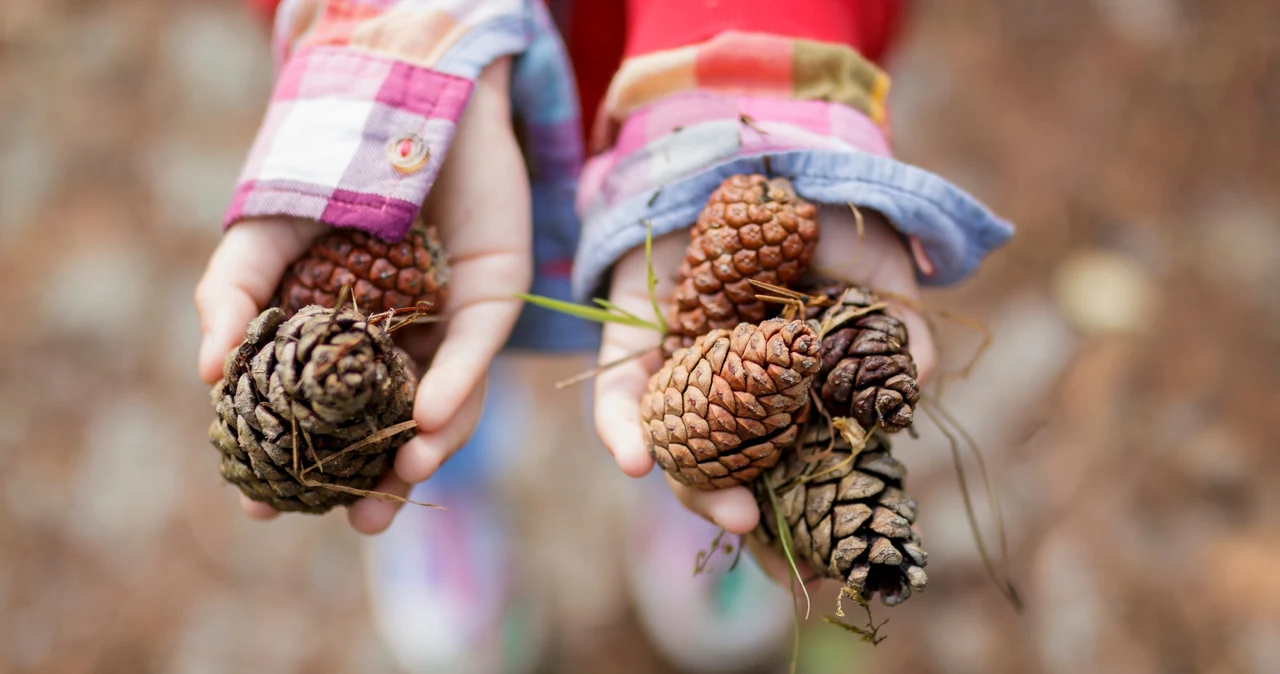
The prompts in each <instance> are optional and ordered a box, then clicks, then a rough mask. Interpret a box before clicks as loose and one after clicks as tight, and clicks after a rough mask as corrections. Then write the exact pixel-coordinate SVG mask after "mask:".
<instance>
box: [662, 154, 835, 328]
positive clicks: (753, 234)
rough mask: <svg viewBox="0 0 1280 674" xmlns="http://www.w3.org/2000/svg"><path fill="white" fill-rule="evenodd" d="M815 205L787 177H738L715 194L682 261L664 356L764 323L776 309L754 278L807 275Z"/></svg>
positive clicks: (780, 280)
mask: <svg viewBox="0 0 1280 674" xmlns="http://www.w3.org/2000/svg"><path fill="white" fill-rule="evenodd" d="M817 215H818V209H817V207H816V206H814V205H813V204H811V203H809V202H807V201H805V200H804V199H801V198H800V197H799V196H798V195H797V194H796V193H795V190H794V189H793V188H792V187H791V183H790V182H789V181H787V180H786V179H785V178H773V179H766V178H765V177H764V176H762V175H736V176H732V177H730V178H728V179H727V180H725V181H724V182H723V183H721V184H720V187H718V188H717V189H716V191H715V192H714V193H712V195H711V198H710V199H708V200H707V206H706V208H704V209H703V210H702V212H701V213H700V214H699V215H698V222H697V224H695V225H694V227H693V232H692V235H693V240H692V241H691V242H690V244H689V248H688V249H687V250H686V252H685V258H684V262H683V263H682V264H681V265H680V271H679V285H678V286H677V288H676V293H675V302H676V306H675V309H674V313H673V315H672V318H671V320H670V321H668V322H669V323H670V335H669V336H668V339H667V340H666V342H664V344H665V346H664V349H665V350H666V353H673V352H674V351H675V349H677V348H682V347H684V346H688V345H689V344H690V343H691V340H692V338H694V337H697V336H699V335H703V334H706V333H707V332H710V331H711V330H714V329H731V328H733V327H734V326H736V325H737V324H738V323H741V322H747V323H759V322H760V321H763V320H764V319H765V318H767V317H769V315H770V314H771V313H773V314H776V311H772V312H771V309H773V307H770V306H768V305H766V304H765V303H764V302H761V301H760V300H758V299H756V293H757V289H756V288H754V287H753V286H752V285H751V283H750V280H752V279H754V280H756V281H763V282H766V283H772V284H775V285H781V286H790V285H791V284H793V283H795V282H796V281H798V280H799V279H800V277H801V276H803V275H804V273H805V270H806V269H808V267H809V259H810V258H811V257H812V256H813V249H814V246H815V245H816V244H817V241H818V221H817V219H816V218H817Z"/></svg>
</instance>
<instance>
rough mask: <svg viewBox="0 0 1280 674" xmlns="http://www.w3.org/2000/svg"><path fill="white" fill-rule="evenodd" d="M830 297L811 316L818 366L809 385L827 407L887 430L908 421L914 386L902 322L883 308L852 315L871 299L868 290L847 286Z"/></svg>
mask: <svg viewBox="0 0 1280 674" xmlns="http://www.w3.org/2000/svg"><path fill="white" fill-rule="evenodd" d="M819 293H823V294H827V295H828V296H832V295H833V293H831V289H830V287H823V288H821V289H819V290H818V291H816V292H814V293H813V294H819ZM834 299H835V301H836V304H834V305H833V306H830V307H827V308H826V309H824V310H823V311H822V313H821V315H820V316H819V317H818V319H817V324H818V325H819V332H820V334H821V335H822V370H821V371H820V372H819V373H818V376H817V379H816V383H815V387H816V388H817V389H818V391H819V395H821V397H822V403H823V405H824V406H825V408H826V411H827V413H828V414H830V415H831V416H835V417H852V418H854V419H856V420H857V421H858V423H859V424H861V425H862V427H863V428H868V429H869V428H871V427H872V426H877V425H878V427H879V428H880V429H882V430H884V431H886V432H889V433H894V432H897V431H900V430H902V429H904V428H906V427H908V426H910V425H911V422H912V418H913V415H914V408H915V405H916V404H917V403H918V402H919V401H920V387H919V385H918V384H917V383H916V364H915V361H914V360H913V359H912V358H911V352H910V351H908V350H907V347H908V338H907V326H906V325H904V324H903V322H902V321H901V320H899V319H898V318H896V317H894V316H891V315H890V314H888V313H885V311H884V310H883V309H879V310H876V311H873V312H871V313H866V314H863V315H856V314H858V313H861V312H860V311H859V310H860V309H863V308H865V307H869V306H871V305H872V304H875V303H876V301H877V300H876V298H875V296H874V295H872V294H871V293H870V292H869V291H866V290H863V289H859V288H848V289H847V290H845V291H844V292H842V293H840V294H839V295H834Z"/></svg>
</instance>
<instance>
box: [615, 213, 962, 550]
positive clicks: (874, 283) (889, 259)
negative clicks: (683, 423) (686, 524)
mask: <svg viewBox="0 0 1280 674" xmlns="http://www.w3.org/2000/svg"><path fill="white" fill-rule="evenodd" d="M864 216H865V220H866V226H865V233H864V235H863V237H862V240H861V241H859V240H858V233H857V228H856V225H855V221H854V217H853V214H852V212H851V211H850V209H849V208H848V207H844V206H841V207H835V206H823V207H821V209H820V210H819V215H818V217H819V219H820V222H821V224H822V238H821V240H820V242H819V244H818V248H817V251H816V252H815V253H814V257H813V263H812V268H813V269H814V270H816V271H822V272H825V273H827V274H828V275H831V276H834V277H836V278H838V279H841V280H847V281H855V282H859V283H864V284H866V285H869V286H871V287H872V288H875V289H880V290H883V291H887V292H890V293H896V294H898V295H902V296H905V297H910V298H913V299H914V298H916V297H917V296H918V294H919V288H918V287H917V284H916V276H915V266H914V264H913V263H912V260H911V256H910V255H909V254H908V252H907V248H906V246H904V245H903V243H902V240H901V238H900V237H898V236H897V234H896V233H895V232H894V231H893V229H892V228H891V227H890V225H889V224H888V223H887V222H886V221H885V220H884V218H883V217H881V216H879V215H878V214H875V213H869V212H864ZM688 242H689V233H688V232H687V231H680V232H675V233H672V234H669V235H667V236H664V237H661V238H659V239H657V240H655V241H654V245H653V266H654V269H655V270H656V271H657V273H658V278H659V279H661V281H660V282H659V286H658V295H659V297H658V299H659V303H660V305H661V306H663V307H666V306H668V305H669V304H670V303H671V296H672V293H673V292H674V284H672V283H670V282H667V283H663V282H662V281H667V280H668V279H672V278H673V277H674V271H675V269H676V268H677V267H678V266H679V264H680V260H681V259H682V258H683V257H684V250H685V247H686V246H687V245H688ZM609 299H610V300H611V301H613V302H615V303H616V304H618V305H619V306H621V307H622V308H624V309H626V310H628V311H631V312H632V313H635V314H636V315H639V316H647V315H650V314H652V313H653V309H652V308H651V306H652V305H651V303H650V301H649V295H648V291H647V287H646V269H645V259H644V249H643V248H638V249H636V250H633V251H631V252H630V253H628V254H627V255H625V256H624V257H623V258H622V259H621V260H619V261H618V264H617V265H616V266H615V267H614V271H613V284H612V290H611V293H610V298H609ZM891 304H892V301H891ZM896 309H897V311H898V314H899V315H900V316H901V317H902V318H903V320H904V321H905V322H906V324H907V329H908V330H909V332H910V336H911V355H912V356H913V357H914V358H915V361H916V366H917V368H918V369H919V373H920V377H919V379H920V380H921V381H923V380H925V379H926V378H927V377H928V376H929V374H930V373H931V372H932V371H933V368H934V365H935V364H936V362H937V353H936V351H935V349H934V345H933V336H932V334H930V331H929V326H928V324H926V323H925V321H924V320H923V319H922V318H921V316H920V315H919V314H918V313H917V312H915V311H913V310H911V309H909V308H907V307H903V306H901V305H900V304H899V305H896ZM659 339H660V338H659V336H658V335H657V334H656V333H654V332H652V331H647V330H642V329H639V328H632V327H627V326H622V325H617V324H609V325H607V326H606V327H605V329H604V337H603V343H602V346H601V349H600V362H602V363H604V362H609V361H612V360H616V359H618V358H621V357H623V356H625V355H627V354H630V353H634V352H636V351H639V350H641V349H644V348H645V347H647V346H653V345H656V344H657V343H658V341H659ZM661 365H662V363H661V360H660V357H659V355H658V354H657V352H653V353H651V354H649V355H648V356H646V357H644V358H642V359H638V360H633V361H631V362H628V363H626V364H624V365H620V366H618V367H615V368H613V369H611V370H608V371H606V372H604V373H603V374H601V375H600V376H599V377H598V378H597V380H596V405H595V420H596V431H597V432H598V433H599V434H600V439H601V440H602V441H603V442H604V444H605V446H606V447H608V448H609V451H610V452H612V453H613V457H614V459H616V460H617V462H618V466H619V467H620V468H622V472H624V473H626V474H627V475H630V476H632V477H640V476H643V475H645V474H646V473H648V472H649V470H650V469H652V468H653V459H652V458H651V457H650V456H649V453H648V451H647V450H646V448H645V444H644V437H643V435H642V433H641V429H640V421H639V403H640V396H641V395H643V393H644V390H645V386H646V384H647V382H648V379H649V376H650V375H651V374H653V373H654V372H656V371H658V369H659V368H660V367H661ZM667 483H668V484H669V485H671V488H672V489H673V490H674V491H675V493H676V495H677V496H678V497H679V498H680V501H681V502H682V503H684V505H685V506H686V507H687V508H689V509H690V510H692V511H694V512H696V513H698V514H699V515H702V516H703V517H705V518H707V519H709V520H711V521H713V522H715V523H716V524H717V525H719V526H721V527H723V528H724V529H726V530H727V531H729V532H730V533H735V534H745V533H747V532H748V531H751V530H752V529H754V528H755V526H756V523H757V522H758V521H759V519H760V511H759V509H758V508H757V507H756V502H755V497H754V496H752V494H751V492H750V491H749V490H748V489H747V488H746V487H733V488H731V489H721V490H717V491H699V490H696V489H693V488H691V487H687V486H685V485H682V484H680V483H678V482H676V481H675V480H673V479H671V478H670V477H668V478H667Z"/></svg>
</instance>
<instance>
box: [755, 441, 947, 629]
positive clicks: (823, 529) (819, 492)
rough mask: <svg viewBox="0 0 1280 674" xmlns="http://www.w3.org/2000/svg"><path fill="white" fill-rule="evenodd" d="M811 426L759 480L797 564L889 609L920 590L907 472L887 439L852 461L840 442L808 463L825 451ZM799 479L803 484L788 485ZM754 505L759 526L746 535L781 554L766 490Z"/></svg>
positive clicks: (921, 554) (921, 557) (921, 556)
mask: <svg viewBox="0 0 1280 674" xmlns="http://www.w3.org/2000/svg"><path fill="white" fill-rule="evenodd" d="M809 426H810V428H809V429H806V438H805V442H804V443H803V446H802V449H801V450H800V451H797V452H792V453H791V454H789V455H788V456H787V457H786V458H785V459H784V461H783V462H782V464H781V465H779V466H777V467H775V468H774V469H773V470H771V471H768V472H767V473H765V475H764V477H763V478H762V479H763V480H768V482H769V484H770V485H772V486H773V487H774V489H775V490H777V491H776V496H777V499H778V510H780V511H781V512H782V517H783V520H784V521H785V522H786V526H787V528H788V530H789V533H790V534H791V545H792V551H793V553H794V555H795V559H796V561H798V562H805V563H807V564H809V565H810V566H812V567H813V569H814V570H815V571H817V572H818V573H821V574H822V575H824V576H826V577H827V578H833V579H836V580H842V581H844V582H845V584H847V585H848V586H849V588H850V589H852V590H853V591H855V592H857V593H858V595H859V596H860V597H861V598H862V599H863V600H864V601H870V600H871V599H872V598H873V597H875V595H876V594H879V595H880V601H881V602H883V603H884V604H885V605H886V606H894V605H896V604H900V603H902V602H904V601H906V600H907V598H908V597H910V596H911V592H912V591H913V590H914V591H916V592H920V591H922V590H924V588H925V585H926V584H927V583H928V580H929V579H928V576H927V575H926V574H925V572H924V566H925V564H926V563H927V562H928V555H927V554H926V553H925V551H924V550H923V549H922V548H921V547H920V537H919V536H918V535H917V534H916V532H915V531H914V530H913V529H912V527H911V525H912V524H913V523H914V522H915V520H916V504H915V501H913V500H912V499H911V497H910V496H907V495H906V494H905V493H904V492H903V491H902V483H903V480H904V479H906V475H907V470H906V468H905V467H903V465H902V464H901V463H899V462H898V460H897V459H895V458H893V456H891V455H890V453H889V451H890V446H889V440H888V438H886V437H885V436H884V435H883V434H880V433H876V434H874V435H872V436H871V437H870V438H868V440H867V444H866V447H865V448H864V449H863V450H862V451H861V452H860V453H859V454H858V455H857V458H856V459H853V460H850V458H851V454H852V452H851V451H850V445H849V444H848V443H847V442H846V441H845V440H844V439H843V438H837V439H836V445H835V449H834V450H833V451H832V452H831V453H830V454H828V455H827V456H826V457H825V458H824V459H822V460H821V461H818V462H813V461H806V459H805V457H806V456H813V455H814V454H816V453H820V452H823V451H824V450H826V449H827V448H828V447H829V446H830V436H829V435H827V433H828V431H827V429H826V425H825V424H810V425H809ZM801 476H806V477H807V481H803V482H798V483H796V484H794V485H793V486H786V485H788V483H790V482H792V481H794V480H796V479H797V478H800V477H801ZM756 502H757V503H758V504H759V505H760V525H759V526H757V527H756V528H755V530H754V531H752V533H751V535H752V536H754V537H755V538H756V540H757V541H759V542H761V543H764V544H765V545H768V546H771V547H773V549H775V550H776V551H778V552H779V554H781V552H782V546H781V542H780V541H779V538H778V536H779V534H778V520H777V515H776V514H775V511H774V508H773V503H772V502H771V499H770V498H769V494H768V492H766V491H765V489H764V486H763V484H758V485H757V486H756Z"/></svg>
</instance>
